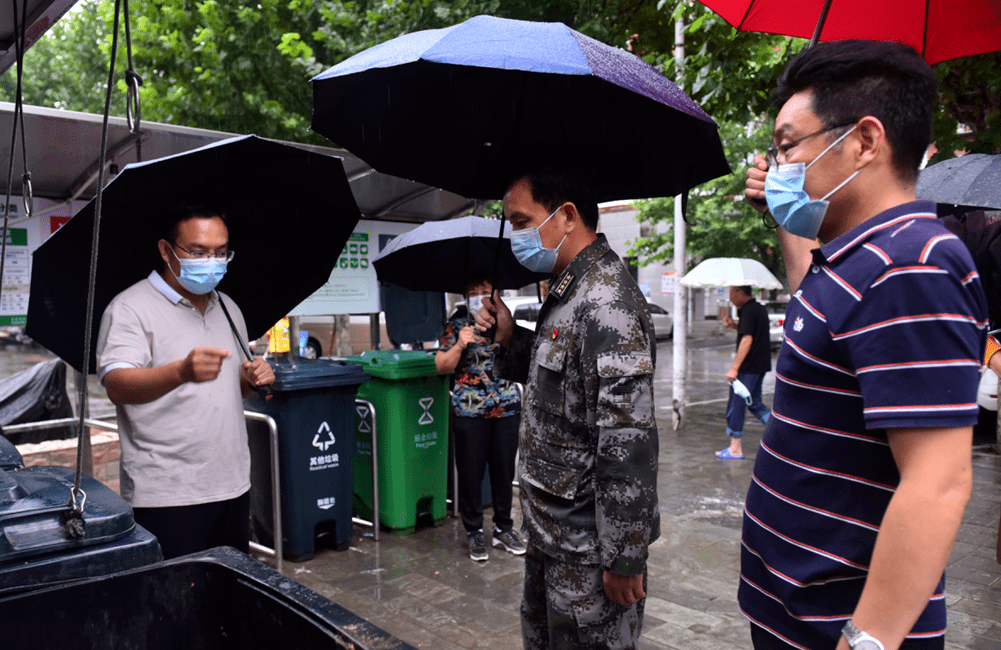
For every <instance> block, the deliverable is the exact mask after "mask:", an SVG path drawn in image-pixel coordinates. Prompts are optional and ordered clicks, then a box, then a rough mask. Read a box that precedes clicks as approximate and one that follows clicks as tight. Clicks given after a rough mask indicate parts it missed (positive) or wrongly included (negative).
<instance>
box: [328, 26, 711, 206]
mask: <svg viewBox="0 0 1001 650" xmlns="http://www.w3.org/2000/svg"><path fill="white" fill-rule="evenodd" d="M312 128H313V130H315V131H317V132H318V133H320V134H322V135H324V136H325V137H327V138H329V139H331V140H333V141H334V142H336V143H337V144H338V145H340V146H342V147H345V148H347V149H348V150H350V151H351V152H352V153H354V154H356V155H357V156H359V157H361V158H362V159H363V160H365V162H367V163H369V164H370V165H372V166H373V167H375V168H376V169H378V170H379V171H381V172H384V173H388V174H394V175H397V176H402V177H404V178H409V179H412V180H415V181H420V182H422V183H427V184H429V185H434V186H436V187H441V188H444V189H447V190H450V191H452V192H455V193H457V194H461V195H463V196H467V197H471V198H478V199H499V198H501V197H502V195H503V193H504V190H505V189H506V188H507V185H508V184H509V182H510V181H511V180H513V178H514V176H515V175H516V174H518V173H523V172H524V171H526V168H528V167H531V166H535V165H538V164H541V163H545V162H553V163H558V164H563V165H566V164H573V165H574V166H575V167H578V168H579V169H580V170H581V171H583V172H585V173H587V174H588V175H589V176H590V177H591V180H592V186H593V187H594V189H595V194H596V195H597V199H598V200H599V201H607V200H611V199H633V198H642V197H652V196H672V195H676V194H679V193H682V192H684V191H687V190H688V189H690V188H692V187H694V186H696V185H698V184H700V183H703V182H705V181H708V180H711V179H713V178H716V177H718V176H722V175H724V174H728V173H729V172H730V168H729V165H728V164H727V162H726V158H725V155H724V153H723V146H722V143H721V142H720V139H719V134H718V131H717V126H716V123H715V122H713V120H712V119H711V118H710V117H709V116H708V115H707V114H706V113H705V112H704V111H703V110H702V109H701V108H699V106H698V105H696V104H695V102H693V101H692V100H691V99H690V98H689V97H688V96H687V95H685V93H684V92H682V91H681V90H680V89H679V88H678V87H677V86H675V85H674V84H673V83H671V82H670V81H669V80H668V79H667V78H666V77H664V75H662V74H661V73H660V72H658V71H657V69H656V68H654V67H653V66H651V65H649V64H648V63H646V62H645V61H643V60H642V59H640V58H639V57H638V56H635V55H634V54H631V53H629V52H626V51H625V50H622V49H620V48H615V47H611V46H608V45H605V44H603V43H601V42H599V41H596V40H594V39H592V38H590V37H588V36H584V35H583V34H580V33H578V32H575V31H573V30H571V29H570V28H569V27H567V26H566V25H563V24H560V23H535V22H526V21H520V20H508V19H503V18H494V17H491V16H478V17H476V18H471V19H470V20H467V21H465V22H464V23H460V24H458V25H454V26H452V27H448V28H445V29H438V30H427V31H421V32H414V33H411V34H406V35H404V36H400V37H398V38H395V39H393V40H391V41H387V42H385V43H382V44H381V45H377V46H375V47H372V48H370V49H368V50H365V51H364V52H361V53H359V54H357V55H355V56H353V57H351V58H349V59H347V60H345V61H344V62H342V63H340V64H338V65H336V66H334V67H333V68H331V69H329V70H327V71H326V72H324V73H323V74H321V75H319V76H317V77H316V78H314V79H313V122H312Z"/></svg>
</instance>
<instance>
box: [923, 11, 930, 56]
mask: <svg viewBox="0 0 1001 650" xmlns="http://www.w3.org/2000/svg"><path fill="white" fill-rule="evenodd" d="M930 4H931V0H925V21H924V22H925V29H924V33H923V34H922V35H921V58H922V59H925V56H926V55H927V54H928V13H929V9H930V6H929V5H930ZM925 60H927V59H925Z"/></svg>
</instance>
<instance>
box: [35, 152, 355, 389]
mask: <svg viewBox="0 0 1001 650" xmlns="http://www.w3.org/2000/svg"><path fill="white" fill-rule="evenodd" d="M102 201H103V204H102V208H101V237H100V244H99V250H98V268H97V275H96V282H95V288H94V291H95V294H94V295H95V302H94V318H93V321H92V322H93V328H92V332H93V334H92V337H91V341H90V345H91V355H90V360H91V361H90V372H95V354H94V349H95V347H96V344H97V341H96V339H97V333H98V329H99V327H98V326H99V324H100V320H101V315H102V314H103V312H104V308H105V307H106V306H107V305H108V303H109V302H110V301H111V299H112V298H114V297H115V296H116V295H117V294H118V293H119V292H121V291H122V290H124V289H126V288H127V287H129V286H130V285H132V284H133V283H135V282H137V281H138V280H140V279H142V278H144V277H146V276H147V275H149V272H150V271H151V270H153V269H159V268H161V267H162V266H163V261H162V260H161V258H160V255H159V252H158V251H157V247H156V242H157V240H158V239H159V238H160V236H161V233H160V232H159V222H160V219H159V214H158V209H159V208H161V207H163V206H165V205H169V204H172V203H210V204H212V205H217V206H220V207H221V208H222V210H223V211H224V212H226V214H227V218H228V221H229V235H230V249H231V250H233V251H235V252H236V256H235V257H234V259H233V261H232V262H230V264H229V270H228V272H227V274H226V277H225V278H224V279H223V281H222V283H221V284H220V285H219V290H220V291H222V292H224V293H226V294H228V295H229V296H230V297H232V298H233V300H234V301H236V303H237V304H238V305H239V306H240V309H241V311H242V312H243V315H244V318H245V320H246V323H247V330H248V333H249V335H250V337H251V338H257V337H259V336H261V335H262V334H264V332H266V331H267V330H268V328H270V327H271V326H272V325H273V324H274V323H275V322H277V321H278V320H279V319H280V318H281V317H283V316H285V315H286V314H287V313H288V312H289V311H290V310H291V309H292V308H293V307H295V306H296V305H298V304H299V303H300V302H302V301H303V300H304V299H305V298H307V297H308V296H309V295H310V294H311V293H312V292H313V291H315V290H316V289H318V288H319V287H321V286H322V285H323V284H324V283H325V282H326V281H327V280H328V279H329V277H330V273H331V271H332V270H333V267H334V263H335V262H336V260H337V255H338V253H339V252H340V250H341V249H342V248H343V246H344V244H345V242H346V241H347V239H348V236H349V235H350V234H351V232H352V231H353V230H354V228H355V225H356V224H357V223H358V219H359V217H360V214H359V212H358V207H357V205H356V204H355V201H354V197H353V196H352V194H351V188H350V187H349V185H348V180H347V177H346V176H345V174H344V168H343V165H342V164H341V160H340V159H339V158H334V157H331V156H324V155H321V154H317V153H313V152H310V151H307V150H305V149H300V148H297V147H293V146H289V145H285V144H281V143H278V142H273V141H270V140H265V139H263V138H258V137H256V136H242V137H237V138H231V139H228V140H223V141H221V142H217V143H214V144H211V145H208V146H206V147H202V148H200V149H195V150H193V151H189V152H187V153H183V154H178V155H175V156H169V157H166V158H161V159H158V160H151V161H149V162H144V163H138V164H132V165H128V166H126V167H125V168H124V169H123V170H122V171H121V173H120V174H119V175H118V176H117V177H116V178H115V179H114V180H112V181H111V182H110V183H108V185H107V186H106V187H105V188H104V192H103V199H102ZM93 225H94V201H91V202H90V203H88V204H87V205H86V206H85V207H84V208H83V210H81V211H80V213H79V214H77V215H76V216H74V217H73V218H72V219H70V221H69V222H68V223H67V224H66V225H65V226H63V227H62V228H60V229H59V231H58V232H56V233H55V234H53V235H52V236H51V237H50V238H49V239H48V240H47V241H46V242H45V243H44V244H42V245H41V246H39V248H38V250H37V251H36V252H35V255H34V259H33V263H32V269H31V294H30V298H29V302H28V322H27V325H26V328H25V332H26V333H27V334H28V336H30V337H31V338H33V339H34V340H35V341H37V342H38V343H40V344H42V345H44V346H45V347H46V348H48V349H49V350H51V351H52V352H54V353H55V354H57V355H59V356H60V357H61V358H62V359H64V360H65V361H66V362H68V363H69V364H70V365H71V366H73V367H74V368H76V369H77V370H80V369H81V367H82V365H83V350H82V347H83V346H82V345H81V343H82V339H83V331H84V324H85V313H86V304H87V291H88V286H87V284H88V278H89V269H90V256H91V246H92V244H91V241H92V232H93Z"/></svg>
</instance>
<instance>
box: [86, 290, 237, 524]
mask: <svg viewBox="0 0 1001 650" xmlns="http://www.w3.org/2000/svg"><path fill="white" fill-rule="evenodd" d="M219 299H223V300H226V302H227V307H228V309H229V312H230V315H231V316H232V317H233V320H234V322H235V323H236V326H237V330H238V331H239V332H240V336H242V337H243V340H247V328H246V325H245V324H244V320H243V315H242V314H241V312H240V310H239V308H238V307H237V306H236V303H234V302H233V301H232V300H231V299H230V298H229V297H228V296H225V295H223V294H218V293H214V294H213V296H212V297H211V299H210V301H209V306H208V308H207V309H206V311H205V314H204V315H203V314H201V313H200V312H199V311H198V310H197V309H196V308H195V307H194V306H193V305H192V304H191V303H190V302H188V301H187V300H186V299H184V298H182V297H181V296H180V294H178V293H177V292H176V291H174V290H173V289H172V288H171V287H170V286H169V285H167V283H166V282H165V281H164V280H163V278H161V277H160V276H159V274H158V273H156V272H153V273H151V274H150V276H149V277H148V278H146V279H144V280H141V281H139V282H137V283H136V284H134V285H132V286H131V287H129V288H128V289H126V290H125V291H123V292H122V293H120V294H118V295H117V296H116V297H115V298H114V299H113V300H112V301H111V303H110V304H109V305H108V307H107V308H106V309H105V311H104V315H103V317H102V319H101V328H100V333H99V335H98V344H97V366H98V370H99V372H100V375H101V378H102V380H103V378H104V376H105V374H106V373H107V372H109V371H111V370H114V369H116V368H123V367H131V368H153V367H156V366H162V365H164V364H167V363H170V362H172V361H176V360H178V359H182V358H184V357H186V356H187V355H188V353H189V352H190V351H191V350H192V348H195V347H199V346H212V347H220V348H226V349H228V350H229V351H230V353H231V356H230V357H229V358H228V359H226V360H225V361H223V364H222V371H221V372H220V373H219V376H218V377H217V378H216V379H215V380H213V381H208V382H202V383H186V384H182V385H181V386H179V387H177V388H175V389H174V390H172V391H170V392H169V393H167V394H166V395H164V396H163V397H160V398H159V399H156V400H153V401H151V402H148V403H146V404H125V405H122V406H118V407H117V412H118V427H119V439H120V442H121V446H122V459H121V493H122V497H123V498H124V499H125V500H126V501H128V502H129V504H130V505H132V506H133V507H137V508H158V507H168V506H186V505H194V504H200V503H212V502H216V501H225V500H227V499H232V498H235V497H238V496H240V495H242V494H243V493H244V492H246V491H247V490H249V489H250V449H249V447H248V446H247V425H246V421H245V420H244V416H243V399H242V394H241V388H240V364H241V358H240V356H239V355H240V350H239V348H238V343H237V340H236V338H235V336H234V335H233V331H232V329H231V328H230V326H229V322H228V321H227V319H226V316H225V314H224V313H223V311H222V309H221V308H220V307H219V304H218V300H219Z"/></svg>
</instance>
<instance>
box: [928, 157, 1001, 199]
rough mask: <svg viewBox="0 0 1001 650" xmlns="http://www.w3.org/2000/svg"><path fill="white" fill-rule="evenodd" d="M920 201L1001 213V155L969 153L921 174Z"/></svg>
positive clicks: (932, 166)
mask: <svg viewBox="0 0 1001 650" xmlns="http://www.w3.org/2000/svg"><path fill="white" fill-rule="evenodd" d="M915 191H916V193H917V197H918V198H919V199H928V200H931V201H935V202H936V203H946V204H949V205H964V206H971V207H979V208H994V209H996V210H1001V155H995V156H991V155H988V154H983V153H968V154H966V155H964V156H959V157H957V158H950V159H949V160H943V161H942V162H940V163H936V164H934V165H931V166H930V167H926V168H925V169H923V170H921V175H920V176H918V184H917V188H916V190H915Z"/></svg>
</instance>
